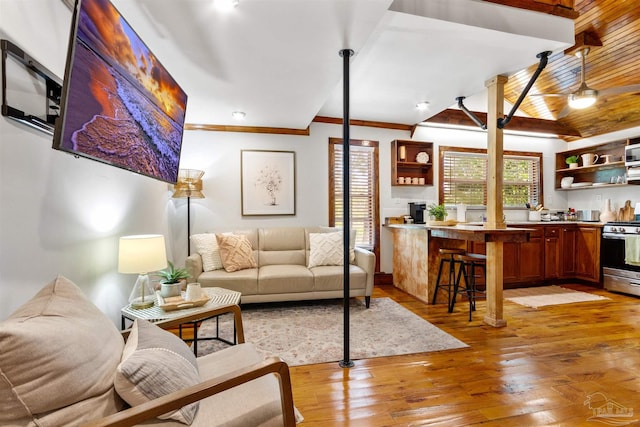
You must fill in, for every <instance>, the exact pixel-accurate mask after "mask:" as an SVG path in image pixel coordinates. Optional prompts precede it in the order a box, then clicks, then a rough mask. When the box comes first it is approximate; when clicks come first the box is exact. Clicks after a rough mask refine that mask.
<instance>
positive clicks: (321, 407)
mask: <svg viewBox="0 0 640 427" xmlns="http://www.w3.org/2000/svg"><path fill="white" fill-rule="evenodd" d="M564 286H567V287H571V288H573V289H576V290H581V291H586V292H592V293H595V294H599V295H603V296H606V297H608V298H610V300H608V301H596V302H584V303H576V304H568V305H557V306H548V307H542V308H538V309H534V308H528V307H524V306H520V305H517V304H514V303H512V302H509V301H505V318H506V320H507V322H508V324H507V326H506V327H504V328H498V329H496V328H493V327H490V326H487V325H485V324H484V323H483V322H482V317H483V313H484V302H483V301H479V302H478V311H477V312H476V313H474V318H473V321H472V322H469V321H468V312H467V310H468V306H467V303H466V301H464V300H463V301H464V302H459V303H458V304H457V305H456V311H455V312H454V313H452V314H449V313H447V309H446V307H445V305H443V304H438V305H435V306H433V305H427V304H424V303H422V302H420V301H418V300H417V299H415V298H413V297H411V296H409V295H407V294H406V293H404V292H402V291H400V290H398V289H396V288H395V287H393V286H380V287H377V288H376V290H375V292H374V295H373V296H374V297H390V298H392V299H394V300H396V301H397V302H399V303H401V304H402V305H403V306H404V307H406V308H407V309H409V310H411V311H413V312H414V313H416V314H418V315H420V316H422V317H423V318H424V319H426V320H428V321H429V322H431V323H432V324H434V325H436V326H438V327H440V328H441V329H443V330H444V331H446V332H448V333H450V334H451V335H453V336H455V337H456V338H458V339H460V340H462V341H464V342H465V343H467V344H468V345H469V346H470V348H467V349H460V350H452V351H444V352H435V353H423V354H413V355H406V356H394V357H386V358H377V359H367V360H356V361H355V367H353V368H350V369H342V368H340V367H339V366H338V364H337V363H327V364H318V365H307V366H297V367H292V368H291V373H292V382H293V392H294V401H295V405H296V406H297V408H298V409H299V410H300V411H301V413H302V414H303V416H304V417H305V421H304V423H303V424H301V426H305V427H316V426H475V425H482V426H501V427H505V426H518V427H522V426H598V425H606V424H604V423H602V422H598V421H593V420H591V421H590V420H589V417H591V416H592V415H594V413H593V410H592V409H590V408H589V406H587V405H585V402H586V401H587V399H589V397H590V396H591V402H592V403H591V407H592V408H593V407H597V406H600V405H603V404H605V403H607V402H608V403H609V406H610V407H611V408H615V407H616V404H617V405H618V408H621V409H622V410H625V409H626V410H627V411H629V410H633V412H634V416H633V417H627V418H624V417H620V418H619V419H618V421H629V420H635V421H634V422H632V423H630V424H627V425H640V299H639V298H634V297H629V296H624V295H619V294H613V293H609V292H607V291H604V290H602V289H595V288H591V287H588V286H583V285H564ZM398 328H402V325H398ZM598 393H601V394H598ZM618 425H622V424H618Z"/></svg>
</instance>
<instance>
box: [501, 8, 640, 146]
mask: <svg viewBox="0 0 640 427" xmlns="http://www.w3.org/2000/svg"><path fill="white" fill-rule="evenodd" d="M638 6H639V5H638V2H637V1H635V0H624V1H621V0H575V4H574V9H575V11H576V12H578V13H579V16H578V17H577V18H576V19H575V31H576V35H577V37H576V45H575V46H574V47H572V48H571V49H568V50H567V51H565V52H564V53H559V54H555V55H552V56H551V57H550V59H549V64H548V65H547V67H546V68H545V70H544V71H543V73H542V74H541V75H540V77H539V79H538V81H537V82H536V84H535V85H534V87H533V88H532V89H531V91H530V92H529V93H530V94H534V93H571V92H574V91H576V90H577V89H578V87H579V86H580V59H579V58H578V57H576V56H575V52H576V50H577V49H578V48H579V47H580V45H581V44H584V45H587V46H588V45H590V44H591V45H592V44H598V40H599V41H600V42H601V44H602V45H601V46H591V47H590V51H589V54H588V55H587V57H586V83H587V85H588V86H589V87H590V88H592V89H596V90H602V89H605V88H610V87H617V86H626V85H632V84H640V7H638ZM535 68H536V65H534V66H532V67H530V68H528V69H526V70H523V71H521V72H519V73H516V74H515V75H513V76H511V77H510V78H509V82H508V83H507V85H506V87H505V97H506V98H507V100H509V101H510V102H515V101H516V100H517V98H518V96H519V95H520V93H521V92H522V89H523V88H524V86H525V85H526V84H527V82H528V80H529V78H530V76H531V75H532V73H533V71H534V70H535ZM566 103H567V98H566V97H533V96H527V98H525V100H524V102H523V103H522V105H521V107H520V109H521V110H522V111H523V112H525V113H526V114H528V115H529V116H531V117H535V118H538V119H546V120H557V123H558V124H560V125H562V126H564V127H566V128H569V129H575V130H577V131H578V133H579V134H580V135H581V137H583V138H586V137H590V136H595V135H601V134H604V133H609V132H613V131H617V130H622V129H628V128H631V127H636V126H640V93H626V94H622V95H615V96H609V97H600V98H598V100H597V102H596V104H595V105H594V106H592V107H589V108H586V109H583V110H571V112H570V113H569V114H568V115H567V116H565V117H561V118H559V117H558V115H559V113H560V112H561V111H562V110H563V109H564V108H565V106H566V105H567V104H566ZM563 139H565V140H567V141H571V140H575V139H577V138H576V137H571V136H565V137H563Z"/></svg>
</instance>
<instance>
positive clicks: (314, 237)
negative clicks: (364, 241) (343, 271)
mask: <svg viewBox="0 0 640 427" xmlns="http://www.w3.org/2000/svg"><path fill="white" fill-rule="evenodd" d="M342 240H343V239H342V231H337V232H334V233H309V265H308V267H309V268H311V267H318V266H321V265H343V264H344V249H343V242H342Z"/></svg>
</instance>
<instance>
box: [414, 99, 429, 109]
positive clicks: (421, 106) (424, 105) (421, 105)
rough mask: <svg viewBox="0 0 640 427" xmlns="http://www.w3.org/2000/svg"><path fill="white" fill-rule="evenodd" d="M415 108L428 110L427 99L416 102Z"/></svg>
mask: <svg viewBox="0 0 640 427" xmlns="http://www.w3.org/2000/svg"><path fill="white" fill-rule="evenodd" d="M416 108H417V109H418V110H419V111H424V110H428V109H429V103H428V102H427V101H422V102H418V103H417V104H416Z"/></svg>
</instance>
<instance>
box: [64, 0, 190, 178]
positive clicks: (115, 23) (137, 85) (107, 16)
mask: <svg viewBox="0 0 640 427" xmlns="http://www.w3.org/2000/svg"><path fill="white" fill-rule="evenodd" d="M186 106H187V95H186V93H185V92H184V91H183V90H182V88H181V87H180V86H179V85H178V84H177V83H176V81H175V80H174V79H173V78H172V77H171V75H170V74H169V72H168V71H167V69H166V68H165V67H163V66H162V64H161V63H160V61H159V60H158V58H156V56H155V55H154V54H153V53H152V52H151V50H150V49H149V48H148V47H147V45H146V44H145V43H144V42H143V41H142V40H141V39H140V37H139V36H138V34H136V32H135V31H134V30H133V28H131V26H130V25H129V24H128V23H127V21H126V20H125V19H124V18H123V17H122V15H121V14H120V13H119V12H118V10H117V9H116V8H115V7H114V6H113V4H111V2H109V0H76V4H75V9H74V16H73V21H72V26H71V36H70V41H69V50H68V54H67V65H66V69H65V77H64V84H63V88H62V101H61V111H60V118H59V119H58V122H57V123H56V129H55V133H54V138H53V148H55V149H58V150H62V151H66V152H69V153H71V154H73V155H77V156H82V157H87V158H91V159H94V160H97V161H100V162H104V163H108V164H110V165H114V166H117V167H120V168H124V169H127V170H130V171H133V172H136V173H139V174H142V175H146V176H149V177H152V178H156V179H159V180H162V181H166V182H169V183H175V182H176V181H177V179H178V168H179V163H180V151H181V147H182V134H183V126H184V118H185V112H186Z"/></svg>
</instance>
